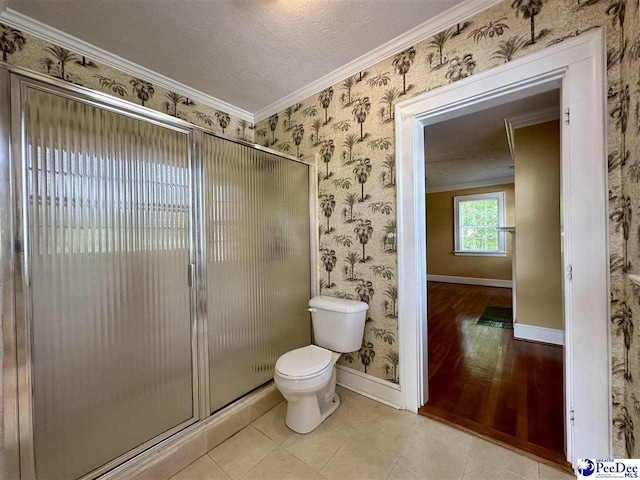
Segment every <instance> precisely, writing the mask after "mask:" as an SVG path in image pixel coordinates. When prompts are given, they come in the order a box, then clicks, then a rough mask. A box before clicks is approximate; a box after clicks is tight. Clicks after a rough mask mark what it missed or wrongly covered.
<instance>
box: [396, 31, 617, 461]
mask: <svg viewBox="0 0 640 480" xmlns="http://www.w3.org/2000/svg"><path fill="white" fill-rule="evenodd" d="M605 59H606V39H605V34H604V29H597V30H594V31H592V32H589V33H584V34H582V35H580V36H578V37H575V38H572V39H568V40H566V41H564V42H562V43H560V44H557V45H554V46H551V47H547V48H544V49H542V50H540V51H538V52H534V53H531V54H529V55H526V56H524V57H522V58H519V59H516V60H514V61H511V62H509V63H507V64H504V65H500V66H498V67H495V68H492V69H489V70H487V71H484V72H482V73H479V74H477V75H473V76H471V77H468V78H465V79H463V80H460V81H458V82H455V83H453V84H450V85H447V86H444V87H441V88H438V89H435V90H433V91H431V92H426V93H424V94H421V95H419V96H417V97H414V98H411V99H407V100H405V101H403V102H400V103H398V104H397V105H396V107H395V108H396V117H395V118H396V120H395V121H396V158H397V159H398V162H397V164H396V172H397V174H396V178H397V180H398V181H397V195H396V197H397V199H398V206H397V216H398V231H397V234H398V277H397V278H398V293H399V299H398V308H399V317H398V329H399V332H398V340H399V343H400V365H401V372H400V373H401V375H400V383H401V385H402V391H403V394H404V404H405V407H406V408H407V409H409V410H416V409H417V408H418V407H419V406H420V405H423V404H424V403H425V402H426V400H427V398H428V391H427V389H428V354H427V346H428V342H427V324H426V322H425V321H424V319H425V318H426V314H427V294H426V292H427V288H426V287H427V286H426V281H427V276H426V274H425V272H426V238H425V237H426V235H425V231H426V226H425V223H426V214H425V212H426V208H425V205H426V194H425V186H424V184H425V182H424V178H425V162H424V127H425V126H426V125H430V124H433V123H438V122H442V121H444V120H449V119H451V118H456V117H459V116H462V115H466V114H469V113H472V112H476V111H480V110H484V109H486V108H491V107H494V106H497V105H502V104H505V103H506V102H512V101H515V100H519V99H522V98H527V97H531V96H533V95H537V94H539V93H542V92H546V91H551V90H556V89H558V88H560V89H561V98H562V100H561V103H562V108H561V110H562V111H566V109H567V108H570V111H571V125H567V124H566V123H564V122H561V134H562V142H561V144H562V170H561V172H562V176H561V185H562V202H561V203H562V223H563V241H562V243H563V245H562V253H563V256H562V262H563V269H564V270H563V271H569V269H570V268H571V269H572V274H573V276H572V278H571V279H569V278H568V277H565V279H564V282H563V283H564V285H563V296H564V329H565V336H564V339H565V342H564V343H565V346H564V347H565V348H564V360H565V361H564V368H565V375H564V377H565V384H564V386H565V392H564V393H565V394H564V398H565V431H566V432H567V438H566V445H567V459H568V460H569V461H570V462H571V463H572V464H574V465H575V462H576V461H577V459H578V458H594V457H595V458H610V457H611V455H612V423H611V419H612V405H611V355H610V353H609V345H610V336H611V332H610V321H609V318H610V312H609V308H610V305H609V291H610V286H609V243H608V240H609V237H608V217H607V209H608V199H607V150H606V146H607V138H606V137H607V113H606V112H607V110H606V61H605ZM570 410H573V411H575V420H574V422H571V420H570V418H571V415H570Z"/></svg>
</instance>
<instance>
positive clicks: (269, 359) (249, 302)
mask: <svg viewBox="0 0 640 480" xmlns="http://www.w3.org/2000/svg"><path fill="white" fill-rule="evenodd" d="M203 159H204V164H203V166H204V172H205V173H204V182H203V183H204V192H203V193H204V195H203V197H204V232H205V233H204V235H205V239H204V240H205V242H206V271H207V330H208V348H209V395H210V406H211V410H212V411H215V410H218V409H219V408H221V407H223V406H224V405H226V404H228V403H230V402H232V401H233V400H235V399H237V398H239V397H241V396H242V395H244V394H246V393H248V392H250V391H251V390H253V389H254V388H256V387H259V386H260V385H262V384H263V383H265V382H267V381H269V380H271V379H272V378H273V371H274V367H275V362H276V360H277V359H278V357H279V356H280V355H282V354H283V353H285V352H287V351H289V350H292V349H294V348H297V347H301V346H304V345H308V344H309V343H310V340H311V323H310V318H309V313H308V312H307V308H308V307H307V303H308V301H309V293H310V281H311V277H310V268H311V265H310V252H309V240H310V238H309V235H310V233H309V167H308V166H307V165H305V164H302V163H299V162H296V161H292V160H289V159H285V158H283V157H280V156H277V155H274V154H271V153H267V152H264V151H261V150H257V149H255V148H251V147H249V146H246V145H242V144H238V143H233V142H230V141H228V140H224V139H222V138H217V137H214V136H211V135H205V136H204V145H203Z"/></svg>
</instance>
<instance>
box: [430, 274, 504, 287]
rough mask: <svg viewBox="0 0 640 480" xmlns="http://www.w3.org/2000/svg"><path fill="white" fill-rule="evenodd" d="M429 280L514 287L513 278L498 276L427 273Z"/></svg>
mask: <svg viewBox="0 0 640 480" xmlns="http://www.w3.org/2000/svg"><path fill="white" fill-rule="evenodd" d="M427 281H428V282H443V283H460V284H462V285H482V286H484V287H500V288H512V283H511V280H499V279H497V278H474V277H452V276H449V275H427Z"/></svg>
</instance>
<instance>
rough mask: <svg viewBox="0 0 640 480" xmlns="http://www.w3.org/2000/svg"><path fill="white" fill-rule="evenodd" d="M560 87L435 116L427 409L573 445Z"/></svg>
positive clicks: (489, 430) (536, 447)
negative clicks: (566, 380)
mask: <svg viewBox="0 0 640 480" xmlns="http://www.w3.org/2000/svg"><path fill="white" fill-rule="evenodd" d="M559 117H560V97H559V92H558V91H557V90H556V91H551V92H548V93H543V94H539V95H535V96H533V97H529V98H525V99H522V100H517V101H513V102H510V103H506V104H504V105H501V106H499V107H494V108H491V109H487V110H481V111H478V112H475V113H472V114H469V115H465V116H460V117H457V118H454V119H452V120H447V121H444V122H441V123H437V124H434V125H430V126H428V127H426V128H425V132H424V134H425V159H426V168H425V172H426V192H427V195H426V203H427V210H426V211H427V239H426V240H427V281H428V297H427V298H428V316H427V323H428V335H429V349H428V351H429V399H428V402H427V403H426V405H424V406H423V407H422V408H421V409H420V413H422V414H425V415H427V416H430V417H432V418H437V419H442V420H445V421H448V422H451V423H454V424H457V425H460V426H464V427H466V428H469V429H471V430H474V431H476V432H478V433H481V434H484V435H487V436H490V437H492V438H495V439H496V440H499V441H503V442H506V443H511V444H513V445H516V446H518V447H520V448H523V449H526V450H529V451H531V452H533V453H537V454H538V455H541V456H545V457H547V458H549V459H552V460H553V459H555V460H556V461H562V459H563V458H564V457H565V433H564V413H563V412H564V408H563V402H564V389H563V374H564V373H563V363H564V354H563V348H562V345H563V343H564V341H563V339H564V329H563V306H562V291H563V285H562V283H563V275H562V258H561V253H562V252H561V223H562V222H561V219H560V204H561V199H560V175H561V164H560V122H559Z"/></svg>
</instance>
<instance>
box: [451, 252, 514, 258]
mask: <svg viewBox="0 0 640 480" xmlns="http://www.w3.org/2000/svg"><path fill="white" fill-rule="evenodd" d="M453 254H454V255H455V256H460V257H506V256H507V252H467V251H462V252H453Z"/></svg>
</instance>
